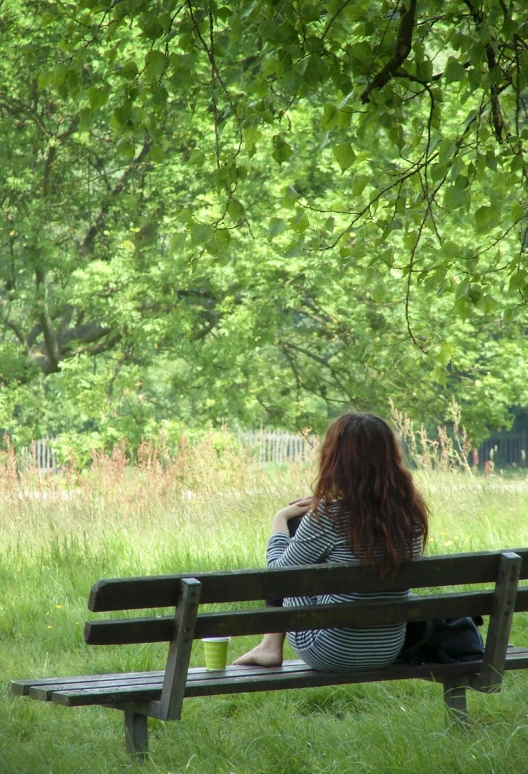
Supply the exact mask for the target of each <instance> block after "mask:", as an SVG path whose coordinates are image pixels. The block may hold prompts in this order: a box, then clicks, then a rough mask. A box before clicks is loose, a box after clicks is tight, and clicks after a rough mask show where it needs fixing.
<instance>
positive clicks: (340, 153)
mask: <svg viewBox="0 0 528 774" xmlns="http://www.w3.org/2000/svg"><path fill="white" fill-rule="evenodd" d="M332 153H333V154H334V158H335V160H336V161H337V163H338V164H339V166H340V167H341V172H345V171H346V170H347V169H348V168H349V167H351V166H352V164H353V163H354V161H355V160H356V154H355V153H354V150H353V148H352V145H351V144H350V143H349V142H343V143H341V144H340V145H334V147H333V148H332Z"/></svg>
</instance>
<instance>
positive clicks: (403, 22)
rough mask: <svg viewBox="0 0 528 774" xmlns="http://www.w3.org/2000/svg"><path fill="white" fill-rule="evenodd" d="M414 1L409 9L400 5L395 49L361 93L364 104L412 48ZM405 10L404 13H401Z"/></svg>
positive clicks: (413, 0) (403, 60)
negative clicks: (400, 11)
mask: <svg viewBox="0 0 528 774" xmlns="http://www.w3.org/2000/svg"><path fill="white" fill-rule="evenodd" d="M416 3H417V0H411V2H410V5H409V10H408V11H407V10H406V9H405V6H402V17H401V19H400V26H399V27H398V37H397V38H396V49H395V51H394V54H393V55H392V57H391V58H390V59H389V61H388V62H387V64H386V65H385V66H384V67H383V68H382V69H381V70H380V71H379V73H378V74H377V75H376V76H375V77H374V79H373V80H372V81H371V82H370V83H369V85H368V86H367V88H366V89H365V90H364V92H363V93H362V95H361V101H362V102H363V104H364V105H366V104H368V103H369V102H370V95H371V93H372V92H373V91H374V89H381V88H383V86H386V85H387V83H388V82H389V81H390V79H391V78H392V77H393V75H394V73H395V72H396V70H397V69H398V68H399V67H401V65H402V64H403V63H404V62H405V60H406V59H407V57H408V56H409V54H410V53H411V49H412V36H413V31H414V26H415V23H416ZM404 11H405V13H403V12H404Z"/></svg>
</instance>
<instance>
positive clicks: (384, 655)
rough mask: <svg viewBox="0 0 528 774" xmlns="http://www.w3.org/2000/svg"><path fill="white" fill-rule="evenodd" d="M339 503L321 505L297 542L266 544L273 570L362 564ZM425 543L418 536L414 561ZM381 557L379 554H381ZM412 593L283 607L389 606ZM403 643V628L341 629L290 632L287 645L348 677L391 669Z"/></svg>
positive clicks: (310, 600) (305, 600) (295, 601)
mask: <svg viewBox="0 0 528 774" xmlns="http://www.w3.org/2000/svg"><path fill="white" fill-rule="evenodd" d="M347 516H349V517H350V516H351V514H350V515H348V514H345V515H343V514H341V510H340V505H339V503H338V502H333V503H329V504H327V505H322V504H320V505H319V507H318V510H317V514H313V513H309V514H307V515H306V516H305V517H304V518H303V520H302V522H301V524H300V526H299V529H298V530H297V532H296V534H295V536H294V537H293V538H289V537H288V536H287V535H284V534H280V535H279V534H277V535H272V536H271V537H270V538H269V541H268V548H267V558H268V566H270V567H291V566H295V565H303V564H322V563H327V562H353V563H356V564H360V563H361V562H362V561H363V560H364V557H363V556H362V555H361V553H359V555H358V556H356V555H355V554H353V553H352V551H351V549H350V546H349V545H348V543H347V537H346V527H345V525H344V523H343V519H344V518H346V517H347ZM421 545H422V537H421V534H420V533H418V532H417V533H416V538H415V541H414V546H413V554H414V556H419V555H420V552H421ZM377 553H379V552H377ZM408 595H409V591H408V590H405V591H394V592H388V593H386V594H364V593H349V594H325V595H322V596H318V597H290V598H286V599H285V600H284V604H285V605H289V606H291V605H313V604H332V603H339V602H356V601H365V600H368V601H390V600H391V599H402V598H406V597H407V596H408ZM404 639H405V626H404V625H403V626H402V625H400V624H398V625H396V626H386V627H375V628H370V629H364V628H361V629H360V628H352V627H347V628H339V629H318V630H312V631H305V632H289V633H288V640H289V642H290V644H291V645H292V647H293V648H294V650H295V651H296V652H297V654H298V655H299V656H300V657H301V658H302V659H303V660H304V661H306V663H307V664H309V665H310V666H312V667H313V668H314V669H324V670H330V671H348V670H354V669H355V670H357V669H379V668H381V667H384V666H388V665H389V664H391V663H392V662H393V661H394V659H395V658H396V657H397V655H398V653H399V652H400V650H401V648H402V645H403V641H404Z"/></svg>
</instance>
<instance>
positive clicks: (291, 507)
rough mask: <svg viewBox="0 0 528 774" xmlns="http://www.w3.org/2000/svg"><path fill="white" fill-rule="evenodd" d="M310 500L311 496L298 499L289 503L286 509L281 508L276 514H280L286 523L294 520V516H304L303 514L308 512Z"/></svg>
mask: <svg viewBox="0 0 528 774" xmlns="http://www.w3.org/2000/svg"><path fill="white" fill-rule="evenodd" d="M312 499H313V498H312V497H311V496H310V497H298V498H297V500H292V501H291V502H289V503H288V505H287V506H286V508H281V510H280V511H279V512H278V513H280V514H282V515H283V516H284V518H285V519H286V521H289V520H290V519H294V518H295V517H296V516H304V514H305V513H307V512H308V511H309V510H310V506H311V504H312ZM277 515H278V514H277Z"/></svg>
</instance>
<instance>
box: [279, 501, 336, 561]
mask: <svg viewBox="0 0 528 774" xmlns="http://www.w3.org/2000/svg"><path fill="white" fill-rule="evenodd" d="M290 507H291V506H289V507H288V509H286V508H284V509H283V511H287V512H286V514H284V513H283V512H281V511H279V512H278V513H277V514H276V515H275V518H274V519H273V529H272V534H271V536H270V538H269V540H268V548H267V560H268V567H292V566H295V565H299V564H319V563H321V562H324V561H325V559H326V557H327V555H328V553H329V552H330V551H331V550H332V546H333V545H334V543H335V540H336V534H335V532H334V530H333V528H332V524H331V522H330V521H329V519H328V517H327V516H326V514H325V513H323V512H321V511H320V510H319V509H318V515H317V517H316V516H314V515H313V514H312V513H308V515H307V516H306V517H305V518H304V519H302V521H301V523H300V526H299V529H298V530H297V532H296V533H295V536H294V537H293V538H290V536H289V534H288V532H287V519H286V517H287V516H288V517H289V518H293V516H296V515H300V514H299V513H298V512H295V511H293V510H292V511H290V510H289V508H290ZM284 528H285V529H284Z"/></svg>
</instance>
